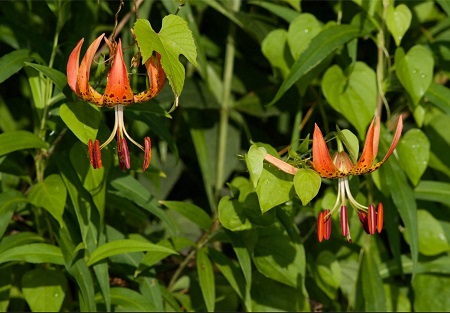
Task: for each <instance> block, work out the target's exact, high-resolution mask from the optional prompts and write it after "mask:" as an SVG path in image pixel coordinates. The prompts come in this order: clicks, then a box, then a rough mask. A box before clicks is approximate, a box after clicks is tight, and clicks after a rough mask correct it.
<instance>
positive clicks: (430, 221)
mask: <svg viewBox="0 0 450 313" xmlns="http://www.w3.org/2000/svg"><path fill="white" fill-rule="evenodd" d="M417 220H418V228H419V252H420V253H422V254H423V255H428V256H433V255H438V254H441V253H443V252H446V251H449V250H450V245H449V243H448V241H447V238H446V237H445V232H444V229H443V228H442V226H441V224H440V223H439V221H438V220H436V219H435V218H434V217H433V216H432V215H431V214H430V213H429V212H428V211H426V210H417ZM405 239H408V238H407V237H405ZM407 241H409V240H407Z"/></svg>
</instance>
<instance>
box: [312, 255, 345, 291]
mask: <svg viewBox="0 0 450 313" xmlns="http://www.w3.org/2000/svg"><path fill="white" fill-rule="evenodd" d="M311 268H312V272H313V276H314V281H315V282H316V284H317V285H318V286H319V288H320V289H321V290H322V291H323V292H324V293H326V295H327V296H328V297H330V298H331V299H336V296H337V291H338V289H339V287H340V285H341V281H342V273H341V268H340V265H339V262H338V260H337V259H336V256H335V255H334V254H333V253H331V252H330V251H328V250H325V251H321V252H320V253H319V255H318V256H317V259H316V260H315V262H314V263H313V264H311Z"/></svg>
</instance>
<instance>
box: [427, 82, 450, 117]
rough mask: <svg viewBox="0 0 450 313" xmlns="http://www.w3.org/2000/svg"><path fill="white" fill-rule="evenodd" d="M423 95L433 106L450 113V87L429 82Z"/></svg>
mask: <svg viewBox="0 0 450 313" xmlns="http://www.w3.org/2000/svg"><path fill="white" fill-rule="evenodd" d="M425 97H426V98H428V100H430V101H431V102H432V103H433V104H434V105H435V106H437V107H438V108H439V109H441V110H442V111H444V112H445V113H447V114H448V115H450V89H449V88H447V87H445V86H442V85H439V84H437V83H435V82H432V83H431V84H430V87H428V89H427V92H426V93H425Z"/></svg>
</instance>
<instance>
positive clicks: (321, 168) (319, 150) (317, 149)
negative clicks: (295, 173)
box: [312, 124, 346, 178]
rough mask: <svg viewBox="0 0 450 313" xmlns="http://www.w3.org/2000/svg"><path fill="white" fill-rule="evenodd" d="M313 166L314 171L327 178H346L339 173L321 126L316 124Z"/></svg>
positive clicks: (343, 174)
mask: <svg viewBox="0 0 450 313" xmlns="http://www.w3.org/2000/svg"><path fill="white" fill-rule="evenodd" d="M312 158H313V160H312V165H313V167H314V170H315V171H316V172H317V173H318V174H319V175H320V176H321V177H325V178H338V177H344V176H346V174H345V173H343V172H341V171H339V170H338V169H337V167H336V166H335V165H334V163H333V160H332V159H331V156H330V152H329V151H328V148H327V144H326V143H325V139H324V138H323V135H322V132H321V131H320V128H319V126H317V124H315V127H314V134H313V145H312Z"/></svg>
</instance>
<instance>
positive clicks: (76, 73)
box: [67, 34, 166, 170]
mask: <svg viewBox="0 0 450 313" xmlns="http://www.w3.org/2000/svg"><path fill="white" fill-rule="evenodd" d="M102 39H105V41H106V43H107V45H108V47H109V54H110V55H109V62H110V63H111V68H110V70H109V73H108V77H107V83H106V88H105V91H104V93H103V94H100V93H99V92H97V91H96V90H95V89H94V88H93V87H92V86H91V85H90V83H89V76H90V69H91V65H92V62H93V59H94V55H95V53H96V51H97V50H98V47H99V45H100V43H101V41H102ZM83 41H84V38H83V39H81V40H80V41H79V42H78V44H77V45H76V46H75V48H74V49H73V51H72V53H71V54H70V56H69V60H68V62H67V81H68V84H69V86H70V88H71V89H72V90H73V91H74V92H75V94H76V95H77V96H78V97H80V98H81V99H82V100H83V101H87V102H90V103H93V104H95V105H97V106H106V107H108V108H114V109H115V123H114V128H113V131H112V133H111V135H110V137H109V138H108V140H106V141H105V142H104V143H103V144H102V145H100V144H99V142H98V140H95V142H94V143H93V142H92V140H89V143H88V148H89V158H90V161H91V164H92V166H93V167H94V168H101V167H102V162H101V153H100V150H101V149H103V148H104V147H105V146H106V145H108V144H109V143H110V142H111V141H112V139H113V138H114V136H115V135H116V134H117V153H118V157H119V165H120V167H121V169H125V168H126V169H129V168H130V155H129V152H128V146H127V142H126V139H125V137H126V138H128V139H129V140H130V141H131V142H132V143H133V144H135V145H136V146H138V147H139V148H140V149H141V150H142V151H144V163H143V166H142V169H143V170H146V169H147V168H148V166H149V164H150V159H151V141H150V138H149V137H145V139H144V146H142V145H140V144H138V143H137V142H136V141H135V140H133V139H132V138H131V137H130V136H129V135H128V133H127V131H126V129H125V127H124V121H123V108H124V106H129V105H131V104H133V103H141V102H146V101H149V100H151V99H152V98H154V97H155V96H156V95H157V94H158V93H159V92H160V91H161V89H162V87H163V85H164V82H165V78H166V75H165V73H164V71H163V68H162V66H161V61H160V60H161V56H160V55H159V54H158V53H156V56H155V57H153V56H152V57H150V58H149V59H148V60H147V61H146V62H145V67H146V70H147V75H148V79H149V85H150V86H149V88H148V89H147V90H145V91H143V92H141V93H138V94H134V93H133V90H132V89H131V86H130V81H129V78H128V71H127V67H126V65H125V62H124V58H123V51H122V42H121V40H120V39H119V41H118V42H117V43H116V42H114V41H109V40H108V39H107V38H106V37H105V34H101V35H100V36H99V37H97V39H95V40H94V42H93V43H92V44H91V45H90V46H89V48H88V49H87V51H86V53H85V55H84V57H83V60H82V61H81V64H80V63H79V59H80V51H81V46H82V45H83ZM124 135H125V137H124Z"/></svg>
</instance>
